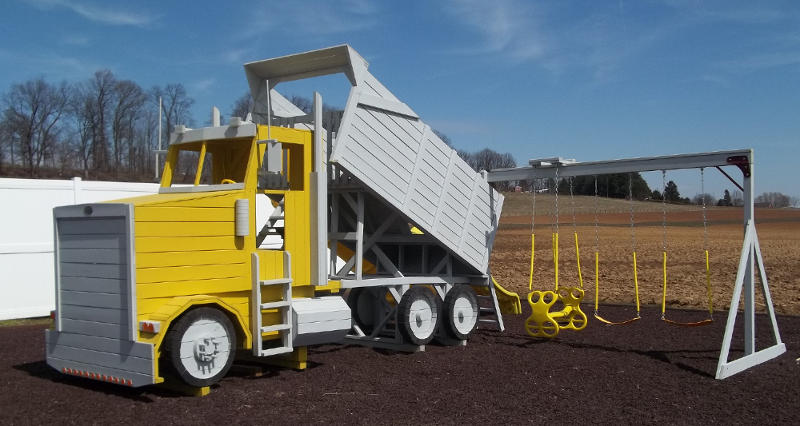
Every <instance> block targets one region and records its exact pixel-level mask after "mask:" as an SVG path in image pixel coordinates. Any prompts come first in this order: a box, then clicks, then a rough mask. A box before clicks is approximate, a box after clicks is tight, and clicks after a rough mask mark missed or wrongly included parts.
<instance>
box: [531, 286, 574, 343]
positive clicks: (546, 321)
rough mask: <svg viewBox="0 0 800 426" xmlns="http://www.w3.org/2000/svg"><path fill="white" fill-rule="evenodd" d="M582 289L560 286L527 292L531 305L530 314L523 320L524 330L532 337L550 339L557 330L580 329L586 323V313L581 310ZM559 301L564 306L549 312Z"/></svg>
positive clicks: (555, 334)
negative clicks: (550, 289) (553, 289)
mask: <svg viewBox="0 0 800 426" xmlns="http://www.w3.org/2000/svg"><path fill="white" fill-rule="evenodd" d="M584 294H585V293H584V291H583V289H581V288H578V287H562V288H560V289H559V291H558V292H557V293H556V292H554V291H538V290H537V291H533V292H531V293H529V294H528V304H530V305H531V316H530V317H528V319H527V320H525V331H527V332H528V334H529V335H531V336H533V337H545V338H548V339H552V338H554V337H556V336H558V333H559V331H561V330H562V329H564V330H575V331H580V330H583V329H584V328H586V324H587V323H588V321H587V318H586V314H585V313H584V312H583V311H582V310H581V306H580V304H581V301H582V300H583V296H584ZM557 301H560V302H561V303H563V304H564V308H563V309H562V310H560V311H555V312H550V309H551V308H552V307H553V305H554V304H555V303H556V302H557Z"/></svg>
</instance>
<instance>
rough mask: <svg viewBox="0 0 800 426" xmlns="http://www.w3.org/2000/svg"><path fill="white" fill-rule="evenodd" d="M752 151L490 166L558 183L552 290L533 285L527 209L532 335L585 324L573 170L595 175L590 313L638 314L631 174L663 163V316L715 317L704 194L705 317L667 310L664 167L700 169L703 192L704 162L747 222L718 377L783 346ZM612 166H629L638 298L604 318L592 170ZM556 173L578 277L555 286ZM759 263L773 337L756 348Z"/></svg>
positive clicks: (500, 175)
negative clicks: (563, 190)
mask: <svg viewBox="0 0 800 426" xmlns="http://www.w3.org/2000/svg"><path fill="white" fill-rule="evenodd" d="M752 158H753V152H752V150H749V149H748V150H737V151H721V152H709V153H699V154H681V155H672V156H662V157H646V158H631V159H623V160H611V161H596V162H575V161H574V160H564V159H561V158H553V159H545V160H531V161H530V166H528V167H518V168H511V169H497V170H493V171H491V172H489V173H488V175H487V179H488V181H489V182H501V181H521V180H536V179H553V182H554V183H555V188H556V189H555V195H556V197H555V200H556V201H555V208H554V211H555V212H554V223H553V236H552V244H553V264H554V269H555V277H554V278H555V286H554V290H553V291H549V290H548V291H539V290H535V291H534V290H533V265H534V243H535V237H534V232H533V230H534V223H533V212H532V215H531V263H530V278H529V283H528V287H529V290H531V293H530V294H528V303H529V304H530V305H531V310H532V314H531V316H530V317H529V318H528V319H527V320H526V322H525V327H526V331H527V332H528V333H529V334H530V335H532V336H535V337H547V338H552V337H555V336H557V335H558V332H559V331H560V330H562V329H570V330H582V329H583V328H585V327H586V324H587V321H586V315H585V314H584V313H583V311H582V310H581V308H580V303H581V301H582V299H583V296H584V290H583V276H582V272H581V267H580V251H579V245H578V234H577V230H576V229H577V227H576V222H575V209H574V199H573V190H572V180H571V178H572V177H575V176H594V177H595V181H594V186H595V217H594V219H595V224H594V225H595V247H594V248H595V252H594V254H595V259H594V260H595V312H594V317H595V318H596V319H597V320H599V321H601V322H603V323H605V324H607V325H625V324H630V323H632V322H634V321H637V320H638V319H640V318H641V316H640V314H639V311H640V303H639V282H638V265H637V260H636V233H635V217H634V205H633V196H632V195H633V183H632V179H631V175H632V173H634V172H646V171H661V173H662V182H663V184H664V185H663V188H662V189H663V190H664V191H663V192H662V194H664V195H662V200H661V202H662V269H663V271H662V275H663V282H662V298H661V319H662V320H663V321H664V322H665V323H667V324H671V325H678V326H687V327H689V326H701V325H707V324H710V323H711V322H712V321H713V299H712V289H711V270H710V260H709V249H708V220H707V214H706V204H705V203H706V200H705V197H703V198H704V199H703V200H702V201H703V206H702V216H703V252H704V256H705V284H706V293H707V297H708V318H707V319H703V320H701V321H697V322H679V321H675V320H672V319H669V318H667V315H666V300H667V297H666V296H667V287H668V275H667V232H666V228H667V220H666V219H667V208H666V191H665V190H666V172H667V171H668V170H678V169H700V180H701V193H703V194H705V192H704V184H705V175H704V170H705V168H709V167H714V168H716V169H718V170H719V171H720V172H721V173H722V174H723V175H724V176H725V177H726V178H728V179H729V180H730V181H731V182H733V184H734V185H736V186H737V187H738V188H739V189H740V190H741V191H742V192H743V194H744V201H745V205H744V225H745V235H744V241H743V244H742V251H741V255H740V258H739V265H738V269H737V274H736V281H735V283H734V289H733V295H732V297H731V304H730V309H729V310H728V318H727V322H726V326H725V332H724V336H723V340H722V347H721V348H720V354H719V360H718V364H717V374H716V378H717V379H724V378H726V377H729V376H731V375H734V374H736V373H738V372H741V371H743V370H746V369H748V368H750V367H753V366H755V365H758V364H761V363H763V362H766V361H768V360H770V359H772V358H775V357H777V356H779V355H781V354H783V353H784V352H786V345H785V344H784V343H783V342H782V341H781V338H780V332H779V331H778V324H777V320H776V317H775V311H774V307H773V305H772V298H771V296H770V293H769V285H768V282H767V276H766V272H765V270H764V265H763V257H762V255H761V248H760V246H759V242H758V236H757V234H756V229H755V222H754V205H753V198H754V197H753V189H754V185H753V160H752ZM724 166H735V167H737V168H738V169H739V170H740V171H741V172H742V175H743V184H741V185H740V184H739V183H738V182H736V181H735V180H734V179H733V178H732V177H731V176H730V175H729V174H728V173H726V172H725V170H723V169H722V167H724ZM614 173H628V174H629V181H628V198H629V203H630V229H631V251H632V260H633V262H632V266H633V284H634V293H635V298H636V316H635V317H633V318H630V319H627V320H621V321H611V320H607V319H605V318H603V317H602V316H600V314H599V310H598V308H599V289H600V286H599V265H600V254H599V252H600V251H599V237H598V227H599V224H598V214H597V212H598V203H597V199H598V193H597V176H598V175H605V174H614ZM559 178H568V179H569V183H570V185H569V186H570V199H571V201H572V207H573V211H572V223H573V229H574V238H575V256H576V259H577V262H576V263H577V267H578V278H579V283H578V284H579V285H578V286H575V287H559V282H558V279H559V272H558V266H559V261H558V256H559V252H558V183H559ZM532 192H533V209H534V212H535V203H536V201H535V199H536V198H535V197H536V195H535V194H536V191H535V190H534V191H532ZM756 267H757V270H758V272H759V274H758V275H759V278H760V284H761V285H760V288H761V291H762V294H763V296H764V300H765V302H766V308H767V314H768V316H769V319H770V322H771V325H772V334H773V337H774V339H775V343H774V344H773V345H771V346H769V347H766V348H763V349H760V350H756V348H755V287H756V284H755V283H756V280H755V272H756ZM742 295H744V315H743V316H744V355H743V356H742V357H740V358H738V359H734V360H729V352H730V345H731V340H732V338H733V329H734V325H735V323H736V317H737V314H738V307H739V302H740V300H741V298H742ZM558 301H560V302H561V303H562V304H563V308H562V309H561V310H558V311H551V308H552V307H553V306H554V305H555V303H556V302H558Z"/></svg>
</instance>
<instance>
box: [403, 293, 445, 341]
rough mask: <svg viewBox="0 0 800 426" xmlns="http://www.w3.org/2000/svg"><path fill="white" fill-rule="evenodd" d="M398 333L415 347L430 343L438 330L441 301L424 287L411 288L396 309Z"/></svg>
mask: <svg viewBox="0 0 800 426" xmlns="http://www.w3.org/2000/svg"><path fill="white" fill-rule="evenodd" d="M397 309H398V310H397V320H398V325H399V327H400V333H401V334H402V335H403V337H404V338H405V339H406V340H408V341H410V342H411V343H413V344H415V345H424V344H427V343H430V341H431V340H432V339H433V336H434V334H436V330H437V329H438V328H439V318H440V315H439V313H440V312H441V310H442V309H441V301H440V300H439V298H438V297H437V296H435V295H434V294H433V293H432V292H431V291H430V290H428V289H426V288H425V287H411V289H409V290H408V291H407V292H405V294H403V297H402V298H401V299H400V304H399V305H398V307H397Z"/></svg>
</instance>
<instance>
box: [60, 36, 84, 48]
mask: <svg viewBox="0 0 800 426" xmlns="http://www.w3.org/2000/svg"><path fill="white" fill-rule="evenodd" d="M59 43H60V44H62V45H65V46H79V47H82V46H88V45H89V37H86V36H85V35H79V34H70V35H65V36H63V37H61V38H60V39H59Z"/></svg>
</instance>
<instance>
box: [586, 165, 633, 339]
mask: <svg viewBox="0 0 800 426" xmlns="http://www.w3.org/2000/svg"><path fill="white" fill-rule="evenodd" d="M598 198H599V195H598V193H597V175H595V176H594V317H595V318H597V320H598V321H600V322H603V323H605V324H606V325H625V324H630V323H632V322H634V321H638V320H639V319H641V315H640V306H639V270H638V267H637V265H636V227H635V223H636V222H635V220H634V215H633V177H632V175H631V174H630V173H629V174H628V205H629V206H630V227H631V252H632V253H633V288H634V294H635V295H636V316H635V317H633V318H630V319H626V320H622V321H611V320H608V319H605V318H603V317H602V316H600V312H599V304H600V244H599V236H598V228H599V223H598V219H597V210H598V208H597V207H598V206H597V200H598Z"/></svg>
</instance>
